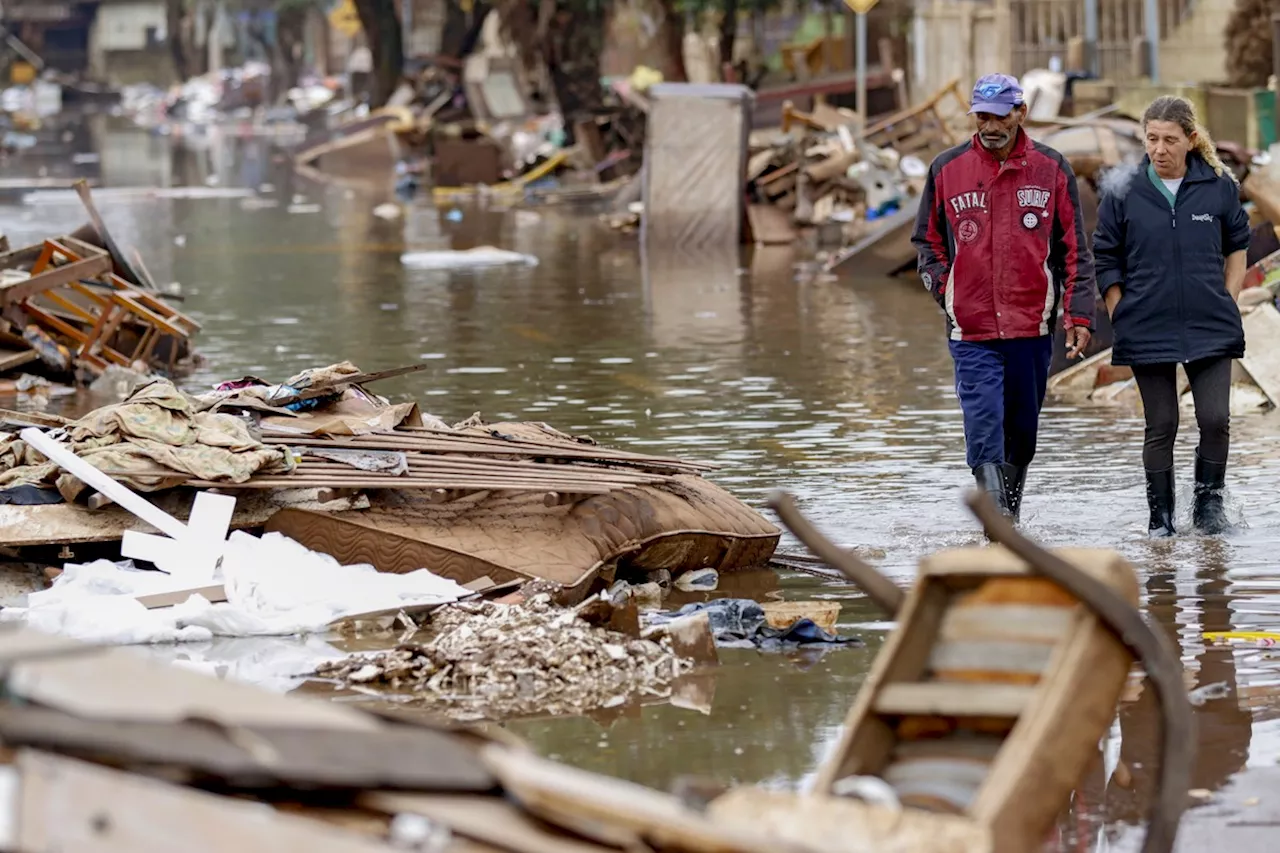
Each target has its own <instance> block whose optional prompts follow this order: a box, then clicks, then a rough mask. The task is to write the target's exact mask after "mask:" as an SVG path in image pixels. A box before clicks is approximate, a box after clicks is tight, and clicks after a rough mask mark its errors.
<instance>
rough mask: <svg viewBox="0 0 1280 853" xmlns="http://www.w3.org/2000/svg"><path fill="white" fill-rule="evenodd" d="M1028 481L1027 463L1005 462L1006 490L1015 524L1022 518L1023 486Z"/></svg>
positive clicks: (1010, 514)
mask: <svg viewBox="0 0 1280 853" xmlns="http://www.w3.org/2000/svg"><path fill="white" fill-rule="evenodd" d="M1026 482H1027V466H1026V465H1012V464H1010V463H1008V462H1006V463H1004V492H1005V495H1006V496H1007V497H1008V499H1009V516H1010V517H1011V518H1012V519H1013V523H1014V524H1017V523H1018V521H1019V520H1020V519H1021V518H1022V487H1023V486H1024V485H1026Z"/></svg>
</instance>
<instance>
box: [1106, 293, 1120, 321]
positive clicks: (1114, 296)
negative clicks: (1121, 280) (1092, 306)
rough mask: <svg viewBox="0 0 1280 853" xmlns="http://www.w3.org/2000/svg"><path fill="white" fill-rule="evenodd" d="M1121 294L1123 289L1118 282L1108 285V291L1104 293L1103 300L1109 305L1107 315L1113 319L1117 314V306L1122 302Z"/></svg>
mask: <svg viewBox="0 0 1280 853" xmlns="http://www.w3.org/2000/svg"><path fill="white" fill-rule="evenodd" d="M1120 295H1121V290H1120V285H1118V284H1115V285H1112V286H1111V287H1108V288H1107V292H1106V293H1104V294H1102V301H1103V302H1104V303H1106V306H1107V316H1108V317H1110V318H1111V319H1113V320H1114V319H1115V316H1116V306H1117V305H1119V304H1120Z"/></svg>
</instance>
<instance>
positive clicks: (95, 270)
mask: <svg viewBox="0 0 1280 853" xmlns="http://www.w3.org/2000/svg"><path fill="white" fill-rule="evenodd" d="M110 270H111V259H110V258H107V257H104V256H99V257H95V258H85V259H84V260H82V261H74V262H72V263H69V264H63V265H62V266H60V267H55V268H54V269H51V270H49V271H47V272H42V273H40V274H39V275H33V276H32V277H31V278H29V279H27V280H26V281H18V282H14V283H13V284H9V285H6V286H4V287H0V305H16V304H18V303H19V302H23V301H25V300H27V299H30V298H31V297H33V296H38V295H40V294H41V293H44V292H46V291H48V290H52V289H53V288H55V287H62V286H63V285H66V284H70V283H71V282H73V281H79V280H80V279H82V278H94V277H95V276H99V275H102V274H103V273H105V272H110Z"/></svg>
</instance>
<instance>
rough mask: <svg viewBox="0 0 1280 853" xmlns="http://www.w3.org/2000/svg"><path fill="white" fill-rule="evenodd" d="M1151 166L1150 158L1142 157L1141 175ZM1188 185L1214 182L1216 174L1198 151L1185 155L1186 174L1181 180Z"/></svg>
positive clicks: (1144, 155)
mask: <svg viewBox="0 0 1280 853" xmlns="http://www.w3.org/2000/svg"><path fill="white" fill-rule="evenodd" d="M1150 166H1151V157H1150V156H1148V155H1146V154H1143V155H1142V174H1144V175H1145V174H1147V169H1148V168H1150ZM1182 179H1183V180H1184V181H1185V182H1187V183H1189V184H1197V183H1201V182H1203V181H1216V180H1217V179H1218V173H1217V172H1215V171H1213V169H1212V168H1210V166H1209V164H1208V163H1206V162H1205V161H1204V158H1203V157H1201V156H1200V153H1199V152H1198V151H1192V152H1191V153H1190V154H1188V155H1187V173H1186V175H1184V176H1183V178H1182Z"/></svg>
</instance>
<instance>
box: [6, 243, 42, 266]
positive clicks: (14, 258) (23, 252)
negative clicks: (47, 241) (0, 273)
mask: <svg viewBox="0 0 1280 853" xmlns="http://www.w3.org/2000/svg"><path fill="white" fill-rule="evenodd" d="M43 251H44V244H43V243H36V244H35V245H34V246H23V247H22V248H21V249H14V250H12V251H9V252H4V253H3V254H0V270H13V269H27V268H29V267H30V266H31V265H32V264H34V263H35V262H36V260H37V259H38V258H39V257H40V253H41V252H43Z"/></svg>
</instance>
